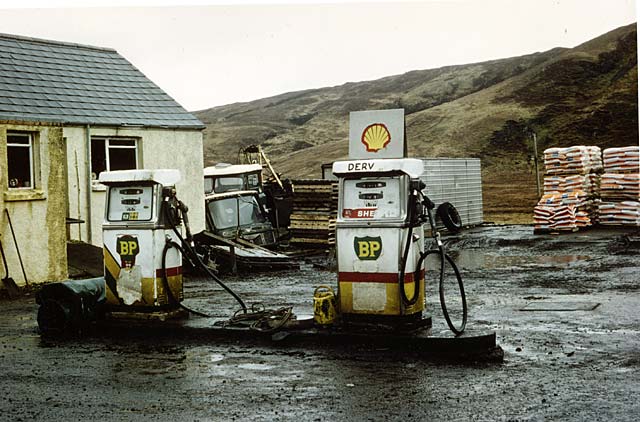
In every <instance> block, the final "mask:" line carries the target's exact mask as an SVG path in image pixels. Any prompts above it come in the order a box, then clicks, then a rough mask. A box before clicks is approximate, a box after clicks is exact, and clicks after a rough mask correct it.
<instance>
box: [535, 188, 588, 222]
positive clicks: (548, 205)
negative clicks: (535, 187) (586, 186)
mask: <svg viewBox="0 0 640 422" xmlns="http://www.w3.org/2000/svg"><path fill="white" fill-rule="evenodd" d="M597 212H598V202H596V200H594V199H592V198H589V197H588V196H587V194H586V193H585V192H584V191H576V192H571V193H563V194H553V193H545V194H544V195H542V198H541V199H540V201H539V202H538V205H536V207H535V208H534V210H533V215H534V223H535V229H536V230H575V229H579V228H582V227H588V226H591V225H592V224H593V222H594V219H595V218H596V216H597Z"/></svg>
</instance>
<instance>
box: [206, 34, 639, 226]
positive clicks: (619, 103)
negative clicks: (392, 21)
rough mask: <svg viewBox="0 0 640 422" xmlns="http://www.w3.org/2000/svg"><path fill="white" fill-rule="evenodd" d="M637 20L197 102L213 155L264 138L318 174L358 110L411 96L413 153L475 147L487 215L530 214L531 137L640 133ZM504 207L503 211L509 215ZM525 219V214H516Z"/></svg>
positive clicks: (280, 157)
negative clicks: (525, 51)
mask: <svg viewBox="0 0 640 422" xmlns="http://www.w3.org/2000/svg"><path fill="white" fill-rule="evenodd" d="M637 69H638V68H637V45H636V25H635V24H633V25H628V26H625V27H622V28H618V29H616V30H614V31H611V32H609V33H607V34H604V35H602V36H600V37H598V38H596V39H593V40H591V41H589V42H586V43H584V44H582V45H580V46H577V47H575V48H573V49H561V48H556V49H553V50H549V51H547V52H543V53H535V54H530V55H526V56H521V57H514V58H509V59H502V60H494V61H489V62H483V63H474V64H469V65H462V66H448V67H443V68H439V69H429V70H417V71H412V72H408V73H405V74H403V75H396V76H390V77H386V78H383V79H379V80H375V81H366V82H358V83H347V84H344V85H341V86H336V87H330V88H322V89H315V90H307V91H299V92H292V93H287V94H282V95H279V96H276V97H271V98H265V99H261V100H256V101H252V102H248V103H238V104H231V105H227V106H222V107H216V108H212V109H208V110H203V111H199V112H196V115H197V116H198V117H199V118H200V119H201V120H202V121H203V122H204V123H205V124H206V125H207V129H206V130H205V134H204V136H205V162H206V163H207V164H213V163H215V162H219V161H229V162H234V161H235V159H236V154H237V151H238V149H239V148H240V147H241V146H245V145H248V144H260V145H262V147H263V148H264V149H265V151H266V152H267V154H268V155H269V156H270V157H271V158H272V160H273V162H274V164H275V166H276V168H277V169H278V170H279V171H280V172H281V173H283V174H284V175H285V176H287V177H319V176H320V165H321V164H322V163H327V162H331V161H334V160H337V159H341V158H345V157H346V155H347V135H348V116H349V112H350V111H355V110H365V109H383V108H398V107H401V108H404V109H405V112H406V114H407V117H406V120H407V139H408V142H409V152H410V155H411V156H416V157H462V156H468V157H478V158H481V159H482V163H483V183H484V191H485V212H486V214H487V215H486V219H487V220H498V221H503V220H505V218H506V219H507V220H512V219H513V218H512V217H513V215H514V214H517V213H524V214H525V215H526V216H527V217H526V218H525V220H526V219H528V216H529V215H530V214H531V210H532V208H533V205H534V204H535V202H536V192H535V178H534V174H533V165H532V160H531V159H532V156H533V149H532V146H531V144H532V142H531V139H530V136H529V135H528V134H529V133H530V132H531V131H535V132H536V133H537V136H538V142H539V146H538V152H539V155H541V153H542V151H543V150H544V148H546V147H549V146H568V145H575V144H588V145H598V146H600V147H602V148H606V147H610V146H620V145H631V144H637V143H638V104H637V92H638V87H637V80H638V79H637V71H638V70H637ZM505 216H506V217H505ZM519 219H520V218H519Z"/></svg>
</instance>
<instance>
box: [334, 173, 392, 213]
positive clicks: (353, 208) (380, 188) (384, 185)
mask: <svg viewBox="0 0 640 422" xmlns="http://www.w3.org/2000/svg"><path fill="white" fill-rule="evenodd" d="M343 196H344V197H343V201H342V210H341V215H342V218H345V219H386V218H399V217H400V216H401V212H402V210H401V203H400V179H399V178H397V177H386V178H379V179H367V180H362V179H354V180H351V179H347V180H345V181H344V186H343Z"/></svg>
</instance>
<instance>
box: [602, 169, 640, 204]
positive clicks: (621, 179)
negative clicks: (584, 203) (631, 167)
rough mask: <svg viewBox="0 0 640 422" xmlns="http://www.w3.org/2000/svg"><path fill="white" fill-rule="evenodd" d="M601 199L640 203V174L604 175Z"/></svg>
mask: <svg viewBox="0 0 640 422" xmlns="http://www.w3.org/2000/svg"><path fill="white" fill-rule="evenodd" d="M600 186H601V197H602V199H607V200H609V201H616V200H618V201H625V200H629V199H630V200H633V201H640V173H604V174H603V175H602V181H601V185H600Z"/></svg>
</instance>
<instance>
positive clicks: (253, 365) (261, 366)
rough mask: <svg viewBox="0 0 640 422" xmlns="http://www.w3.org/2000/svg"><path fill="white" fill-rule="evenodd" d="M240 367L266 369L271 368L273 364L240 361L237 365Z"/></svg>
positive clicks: (256, 369) (252, 369) (255, 369)
mask: <svg viewBox="0 0 640 422" xmlns="http://www.w3.org/2000/svg"><path fill="white" fill-rule="evenodd" d="M238 368H240V369H249V370H251V371H268V370H270V369H273V365H266V364H264V363H241V364H240V365H238Z"/></svg>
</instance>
